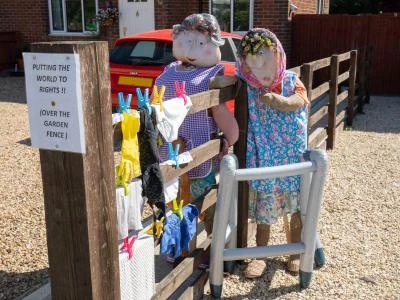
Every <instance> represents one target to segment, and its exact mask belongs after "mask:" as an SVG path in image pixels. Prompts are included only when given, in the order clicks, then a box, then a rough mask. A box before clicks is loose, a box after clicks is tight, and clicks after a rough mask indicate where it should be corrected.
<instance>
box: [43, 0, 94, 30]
mask: <svg viewBox="0 0 400 300" xmlns="http://www.w3.org/2000/svg"><path fill="white" fill-rule="evenodd" d="M80 1H81V8H82V9H81V11H82V24H83V23H84V18H85V16H84V9H83V0H80ZM94 1H95V4H96V13H97V12H98V11H99V1H98V0H94ZM47 3H48V7H49V24H50V30H49V32H50V33H49V35H50V36H52V35H54V36H88V35H89V36H93V35H97V34H99V25H98V24H97V30H96V31H85V26H83V30H84V31H82V32H68V31H67V15H66V14H67V10H66V4H65V0H62V14H63V22H64V30H53V10H52V7H51V0H47Z"/></svg>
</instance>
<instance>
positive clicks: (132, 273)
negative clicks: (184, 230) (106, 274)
mask: <svg viewBox="0 0 400 300" xmlns="http://www.w3.org/2000/svg"><path fill="white" fill-rule="evenodd" d="M120 247H121V245H120ZM132 250H133V257H132V258H131V259H128V253H127V252H120V253H119V277H120V288H121V299H122V300H131V299H140V300H142V299H143V300H147V299H151V297H152V296H153V294H154V292H155V272H154V268H155V267H154V240H153V236H150V235H143V236H139V238H138V239H137V240H136V241H135V243H134V244H133V246H132Z"/></svg>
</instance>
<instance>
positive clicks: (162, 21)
mask: <svg viewBox="0 0 400 300" xmlns="http://www.w3.org/2000/svg"><path fill="white" fill-rule="evenodd" d="M203 3H204V1H203V2H199V1H198V0H196V1H194V0H187V1H180V0H168V1H167V0H160V1H157V0H155V1H154V11H155V16H154V17H155V29H168V28H172V26H173V25H174V24H179V23H182V21H183V20H184V19H185V18H186V17H187V16H189V15H191V14H194V13H198V12H199V11H200V10H202V9H203V8H204V4H203Z"/></svg>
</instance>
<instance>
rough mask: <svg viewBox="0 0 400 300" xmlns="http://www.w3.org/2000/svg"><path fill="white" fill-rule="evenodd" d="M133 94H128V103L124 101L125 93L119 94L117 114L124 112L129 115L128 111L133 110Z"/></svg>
mask: <svg viewBox="0 0 400 300" xmlns="http://www.w3.org/2000/svg"><path fill="white" fill-rule="evenodd" d="M131 100H132V94H128V96H127V97H126V101H125V99H124V93H122V92H120V93H118V110H117V112H118V113H120V114H122V113H123V112H126V113H128V109H131Z"/></svg>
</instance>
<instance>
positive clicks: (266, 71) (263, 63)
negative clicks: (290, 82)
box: [245, 46, 278, 87]
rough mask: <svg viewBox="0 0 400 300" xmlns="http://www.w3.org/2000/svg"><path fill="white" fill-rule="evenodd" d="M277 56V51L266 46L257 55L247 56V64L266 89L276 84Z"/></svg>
mask: <svg viewBox="0 0 400 300" xmlns="http://www.w3.org/2000/svg"><path fill="white" fill-rule="evenodd" d="M277 56H278V54H277V52H276V50H274V49H273V48H268V47H265V46H263V47H261V48H260V49H259V50H258V51H257V53H256V54H255V55H253V54H250V53H249V54H247V55H246V59H245V61H246V64H247V65H248V67H249V68H250V70H251V72H252V73H253V74H254V76H255V77H256V78H257V80H258V81H259V82H260V83H261V84H262V85H263V86H264V87H270V86H271V84H272V83H273V82H274V79H275V76H276V70H277V59H278V57H277Z"/></svg>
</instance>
